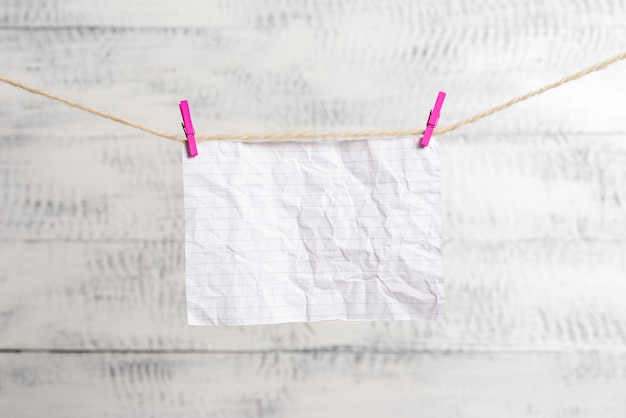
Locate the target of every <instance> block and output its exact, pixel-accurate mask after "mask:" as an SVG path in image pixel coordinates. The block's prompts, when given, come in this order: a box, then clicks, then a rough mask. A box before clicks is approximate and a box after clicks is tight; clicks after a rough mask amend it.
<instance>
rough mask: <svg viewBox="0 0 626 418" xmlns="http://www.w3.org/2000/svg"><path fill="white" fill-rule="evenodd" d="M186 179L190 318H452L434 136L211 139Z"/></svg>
mask: <svg viewBox="0 0 626 418" xmlns="http://www.w3.org/2000/svg"><path fill="white" fill-rule="evenodd" d="M183 179H184V194H185V260H186V281H187V313H188V320H189V324H191V325H253V324H272V323H281V322H312V321H321V320H331V319H343V320H403V319H416V318H426V319H442V318H443V310H444V309H443V308H444V287H443V260H442V253H441V241H442V239H441V199H440V164H439V143H438V141H437V140H433V141H432V142H431V144H430V146H428V147H427V148H418V147H417V146H416V139H415V138H386V139H374V140H372V139H368V140H355V141H340V142H263V143H243V142H233V141H207V142H203V143H200V144H198V156H197V157H195V158H188V157H187V155H186V153H185V154H184V155H183Z"/></svg>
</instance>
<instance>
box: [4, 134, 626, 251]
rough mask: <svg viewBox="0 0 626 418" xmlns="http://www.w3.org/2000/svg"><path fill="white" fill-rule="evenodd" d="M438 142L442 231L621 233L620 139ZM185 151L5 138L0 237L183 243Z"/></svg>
mask: <svg viewBox="0 0 626 418" xmlns="http://www.w3.org/2000/svg"><path fill="white" fill-rule="evenodd" d="M441 141H442V147H443V151H442V152H443V153H442V155H443V161H442V164H443V168H442V170H443V183H442V193H443V208H444V228H445V230H444V235H445V238H446V239H447V240H466V241H473V240H478V241H489V242H492V241H507V240H540V239H551V240H558V239H564V240H618V241H619V240H622V239H623V237H624V236H625V233H626V212H624V210H623V202H624V201H626V187H624V186H625V184H626V143H625V142H624V140H623V136H621V135H569V136H525V135H517V136H506V137H502V136H459V137H457V138H451V137H446V138H444V139H442V140H441ZM181 149H182V146H181V145H179V144H174V143H170V142H168V141H160V140H152V139H150V138H139V137H134V138H128V137H123V136H121V137H118V136H91V137H84V138H83V137H72V136H68V137H61V136H52V135H49V136H46V137H36V136H15V137H5V138H3V139H2V140H1V141H0V203H2V204H0V239H2V240H5V241H6V240H9V241H23V240H51V239H57V240H61V241H63V240H79V241H83V242H88V241H98V240H100V241H101V240H131V241H136V240H153V241H159V240H167V241H178V242H180V241H182V240H183V236H182V235H183V229H184V228H183V212H182V180H181V171H182V170H181V167H180V164H181V163H180V155H181V152H182V151H181Z"/></svg>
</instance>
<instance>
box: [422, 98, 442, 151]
mask: <svg viewBox="0 0 626 418" xmlns="http://www.w3.org/2000/svg"><path fill="white" fill-rule="evenodd" d="M445 98H446V93H445V92H443V91H440V92H439V94H438V95H437V100H436V101H435V107H434V108H433V110H431V111H430V115H428V122H426V130H425V131H424V136H422V140H421V141H420V145H421V146H422V147H427V146H428V143H429V142H430V137H431V136H433V131H434V130H435V128H436V127H437V122H439V116H440V115H441V106H443V101H444V99H445Z"/></svg>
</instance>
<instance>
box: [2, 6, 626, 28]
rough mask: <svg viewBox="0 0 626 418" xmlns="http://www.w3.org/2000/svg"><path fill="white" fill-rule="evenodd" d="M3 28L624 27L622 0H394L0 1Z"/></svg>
mask: <svg viewBox="0 0 626 418" xmlns="http://www.w3.org/2000/svg"><path fill="white" fill-rule="evenodd" d="M0 6H1V8H2V10H3V15H2V19H1V20H0V24H2V25H3V26H9V25H10V26H17V27H21V28H33V27H34V28H37V27H40V26H44V27H46V26H52V27H64V26H74V27H91V26H115V27H133V28H153V27H160V26H173V27H188V28H195V27H207V26H218V27H223V28H233V27H237V28H241V27H244V26H248V27H250V26H251V27H253V28H254V29H272V28H275V29H284V28H286V27H288V26H293V25H294V24H296V23H300V24H308V25H311V26H313V25H315V26H318V25H323V24H326V25H332V24H336V23H338V22H344V23H354V22H355V21H358V20H359V19H363V18H365V21H366V22H367V24H368V25H370V26H371V25H376V24H380V22H385V21H393V22H394V23H396V24H411V25H412V26H415V27H417V28H419V27H421V26H423V25H427V24H433V23H441V24H446V25H454V27H467V26H474V27H520V28H526V27H533V26H534V27H542V28H546V27H552V26H574V25H580V26H604V25H613V26H617V25H623V24H624V21H623V19H621V16H623V14H624V13H625V12H626V5H624V2H623V1H611V0H599V1H595V2H590V1H577V2H571V1H568V0H551V1H542V0H528V1H524V0H510V1H507V0H493V1H490V2H489V3H488V4H485V3H481V2H475V1H472V0H451V1H446V2H437V3H433V2H427V1H412V0H394V1H393V2H387V3H381V2H378V1H376V0H360V1H358V2H353V1H349V0H343V1H328V0H316V1H292V2H283V1H281V0H243V1H238V2H223V1H219V0H208V1H207V0H204V1H203V0H189V1H187V2H186V3H185V7H181V6H180V5H179V4H177V3H175V2H157V3H155V2H152V1H150V0H135V1H133V2H125V1H123V0H109V1H107V2H106V3H100V4H85V3H84V2H82V1H80V0H66V1H63V2H54V1H46V0H22V1H19V2H16V1H11V0H2V1H0Z"/></svg>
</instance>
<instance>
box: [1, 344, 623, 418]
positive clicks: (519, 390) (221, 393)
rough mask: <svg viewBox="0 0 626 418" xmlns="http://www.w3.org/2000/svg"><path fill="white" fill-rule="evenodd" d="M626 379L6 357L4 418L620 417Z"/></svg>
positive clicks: (300, 358) (266, 357)
mask: <svg viewBox="0 0 626 418" xmlns="http://www.w3.org/2000/svg"><path fill="white" fill-rule="evenodd" d="M625 378H626V357H625V356H624V355H615V354H604V355H596V354H587V355H562V354H561V355H553V354H551V355H541V354H519V355H506V354H480V355H477V354H470V353H465V354H447V355H442V354H438V355H429V354H377V355H372V354H368V353H362V352H356V353H319V352H309V353H303V354H287V353H267V354H214V355H209V356H207V355H201V354H188V355H184V356H182V355H171V354H160V355H144V354H123V355H111V354H91V355H59V354H52V355H50V354H47V355H33V354H21V355H16V354H2V355H0V385H2V393H3V396H0V414H2V415H3V416H14V415H15V412H16V411H19V416H20V417H40V416H47V417H50V418H56V417H59V418H61V417H63V418H72V417H85V416H105V417H116V418H117V417H131V416H132V417H168V418H169V417H185V418H188V417H191V418H193V417H207V416H209V417H265V416H272V417H293V416H303V417H319V416H324V417H345V416H355V417H366V418H369V417H380V416H393V417H415V416H429V417H440V416H441V417H471V418H474V417H475V418H500V417H502V416H506V417H512V418H522V417H533V418H537V417H542V418H552V417H605V418H622V417H623V411H624V408H626V389H625V388H624V386H623V384H622V383H623V381H624V379H625ZM33 400H36V402H33Z"/></svg>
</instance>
